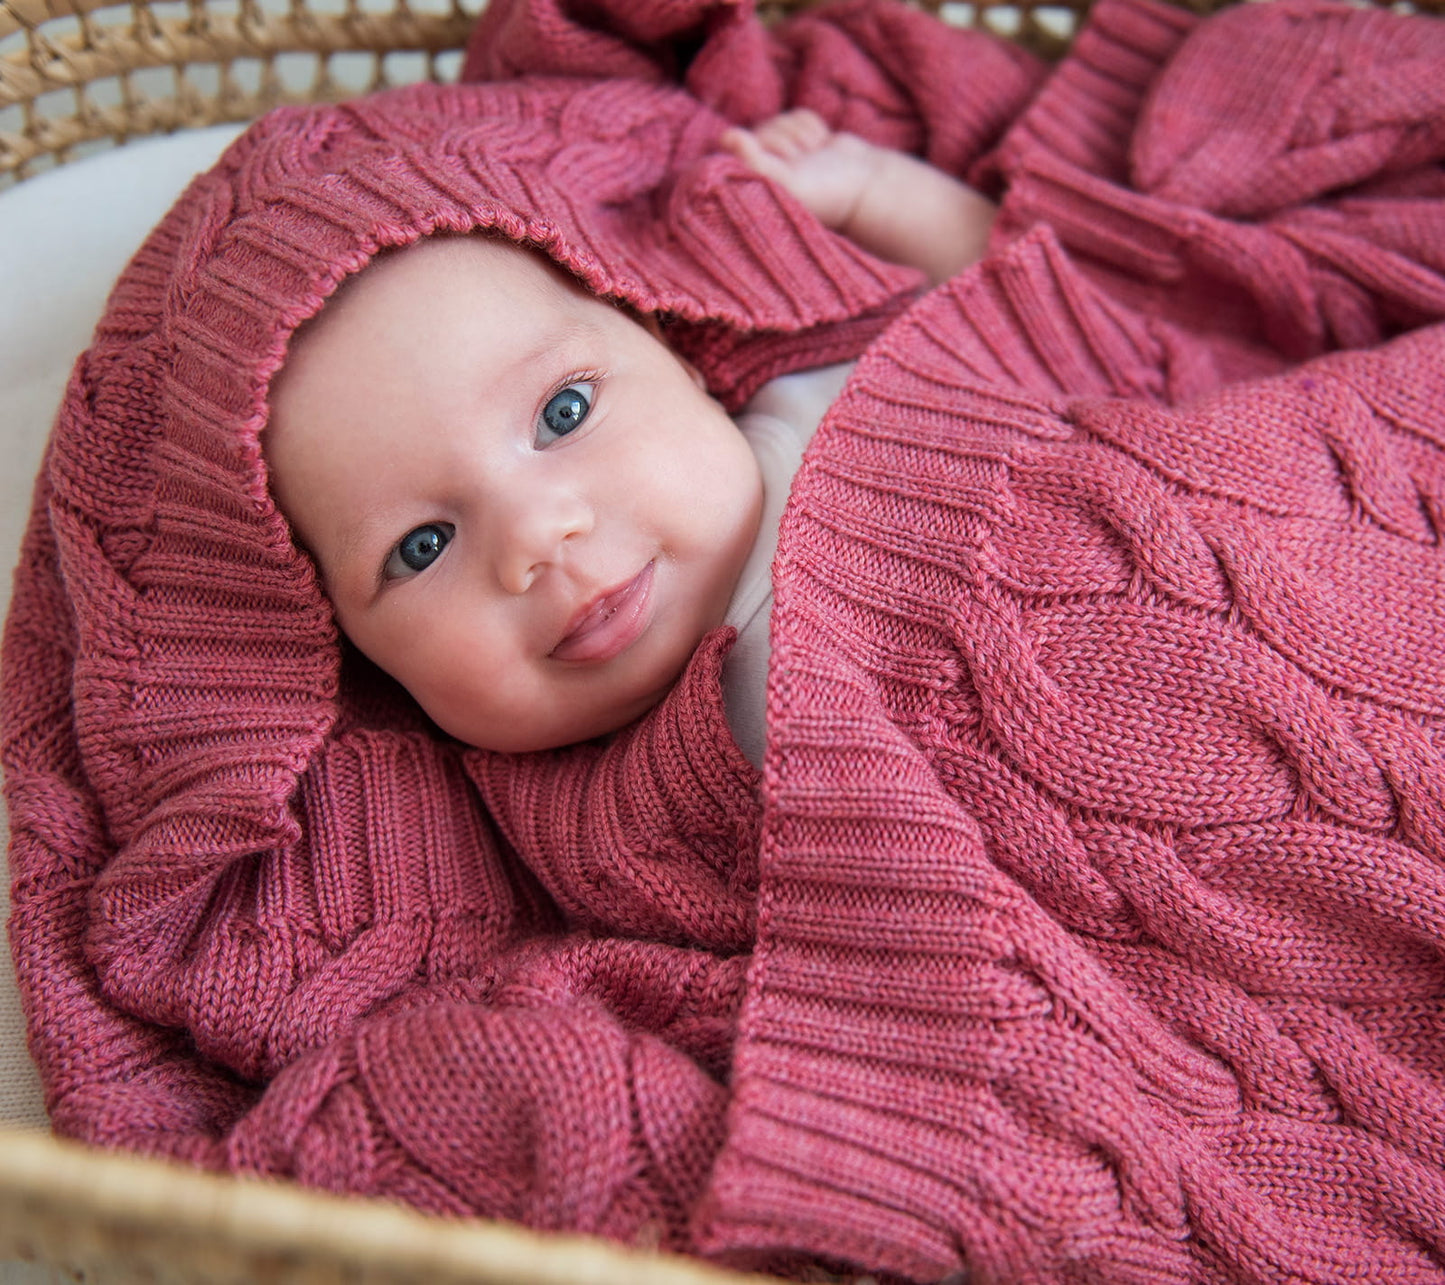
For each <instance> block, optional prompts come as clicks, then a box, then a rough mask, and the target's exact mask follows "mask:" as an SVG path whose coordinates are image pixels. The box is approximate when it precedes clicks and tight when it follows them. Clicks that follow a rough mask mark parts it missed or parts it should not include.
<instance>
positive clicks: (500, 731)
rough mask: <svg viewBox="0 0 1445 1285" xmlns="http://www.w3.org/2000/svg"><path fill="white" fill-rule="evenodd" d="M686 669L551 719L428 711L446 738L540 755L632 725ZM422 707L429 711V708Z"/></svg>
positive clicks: (479, 746)
mask: <svg viewBox="0 0 1445 1285" xmlns="http://www.w3.org/2000/svg"><path fill="white" fill-rule="evenodd" d="M686 668H687V666H686V665H682V666H680V667H679V668H678V670H677V672H676V673H675V674H673V675H672V676H671V677H670V678H669V679H668V680H667V681H666V682H665V683H662V684H660V685H659V686H658V687H656V688H655V689H654V690H652V691H649V692H648V693H646V694H645V695H643V696H639V697H637V698H635V699H633V700H630V701H628V702H626V703H625V704H621V705H617V706H613V707H609V708H607V709H605V710H598V711H595V712H589V711H581V710H579V711H577V712H576V713H575V714H569V713H568V712H567V711H563V712H561V713H560V714H554V715H552V716H551V717H550V718H543V717H536V718H533V719H530V720H529V719H528V718H527V717H526V715H525V714H520V713H515V714H513V715H511V716H510V717H509V718H507V719H505V720H502V719H498V720H496V721H491V720H488V721H486V722H483V723H478V722H472V721H471V720H468V719H465V718H459V717H457V716H456V711H450V714H448V713H447V712H445V711H433V710H426V713H427V714H428V716H429V717H430V718H431V720H432V721H433V722H434V723H436V725H437V726H438V727H439V728H440V729H441V730H442V731H443V732H445V733H446V734H447V735H448V736H451V737H454V738H455V739H456V740H459V741H461V742H462V743H463V744H464V745H469V746H470V747H471V748H472V749H476V750H485V751H487V752H488V753H491V754H538V753H543V752H545V751H548V750H561V749H566V748H567V747H568V746H569V745H581V744H584V743H586V742H588V741H596V740H600V739H602V738H603V737H607V736H611V735H612V733H614V732H619V731H621V730H622V729H623V728H624V727H629V726H631V725H632V724H633V723H635V722H637V720H638V719H639V718H642V717H643V716H644V715H645V714H647V713H649V712H650V711H651V710H653V709H655V708H656V707H657V706H658V705H659V704H660V703H661V702H662V700H663V699H664V697H666V696H667V694H668V692H670V691H671V690H672V689H673V688H674V687H675V686H676V685H677V680H678V679H679V678H680V677H681V676H682V672H683V670H685V669H686ZM423 708H424V709H425V706H423ZM438 715H440V717H439V716H438Z"/></svg>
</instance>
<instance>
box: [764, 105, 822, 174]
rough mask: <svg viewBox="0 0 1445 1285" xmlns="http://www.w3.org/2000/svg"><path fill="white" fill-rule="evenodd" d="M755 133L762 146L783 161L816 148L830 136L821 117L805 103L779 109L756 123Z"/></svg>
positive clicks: (814, 150)
mask: <svg viewBox="0 0 1445 1285" xmlns="http://www.w3.org/2000/svg"><path fill="white" fill-rule="evenodd" d="M756 133H757V136H758V139H759V141H760V142H761V143H762V145H763V146H764V147H766V148H767V149H768V150H769V151H770V152H772V153H773V155H774V156H779V157H781V158H782V159H783V160H787V161H796V160H797V159H798V158H799V157H801V156H807V155H808V154H809V153H810V152H816V151H817V150H818V149H819V148H820V147H823V146H825V145H826V144H827V142H828V140H829V139H830V138H832V136H833V131H832V130H831V129H829V128H828V126H827V124H826V123H825V122H824V120H823V118H822V117H821V116H819V115H818V113H817V112H815V111H813V110H812V109H811V108H808V107H799V108H796V109H795V110H793V111H790V112H782V113H781V114H779V115H777V116H774V117H773V118H772V119H771V120H766V121H764V122H763V123H762V124H761V125H759V126H758V127H757V130H756Z"/></svg>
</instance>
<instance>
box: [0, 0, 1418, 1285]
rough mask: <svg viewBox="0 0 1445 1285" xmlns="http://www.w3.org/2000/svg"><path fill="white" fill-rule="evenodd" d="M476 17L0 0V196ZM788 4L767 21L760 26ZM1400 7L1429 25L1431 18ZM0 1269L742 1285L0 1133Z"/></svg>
mask: <svg viewBox="0 0 1445 1285" xmlns="http://www.w3.org/2000/svg"><path fill="white" fill-rule="evenodd" d="M482 2H483V0H131V2H130V3H125V4H107V3H104V2H103V0H0V190H3V189H4V188H5V187H7V186H13V185H14V184H15V183H18V182H20V181H21V180H23V179H24V178H26V177H28V176H29V175H30V174H32V173H35V172H38V171H39V170H42V169H45V168H48V167H49V166H52V165H56V164H61V163H64V162H66V161H68V160H71V159H74V158H76V157H78V156H82V155H85V154H87V153H89V152H93V151H95V150H97V149H100V148H105V147H109V146H112V145H114V144H119V143H124V142H126V141H127V140H128V139H131V138H135V137H139V136H143V135H148V134H156V133H164V132H170V131H174V130H178V129H185V128H192V127H198V126H204V125H213V124H218V123H221V122H228V121H245V120H249V119H251V118H253V117H255V116H257V115H259V114H261V113H262V112H264V111H266V110H268V109H269V108H271V107H273V106H276V105H277V104H279V103H283V102H307V101H316V100H321V99H337V98H342V97H346V96H350V95H354V94H356V93H359V92H364V91H367V90H371V89H376V88H380V87H382V86H385V85H389V84H398V83H405V82H409V81H415V80H420V79H436V80H445V79H448V78H450V77H452V76H454V75H455V72H456V69H457V67H458V66H459V64H460V61H461V46H462V44H463V43H464V41H465V39H466V36H467V34H468V32H469V30H470V28H471V26H472V22H473V19H474V17H475V14H476V10H477V8H479V7H480V3H482ZM806 2H807V0H785V2H784V3H773V4H771V5H767V6H765V8H766V9H767V10H768V11H769V12H771V13H778V12H783V11H786V10H787V9H790V8H798V7H802V6H803V4H805V3H806ZM921 2H922V3H923V4H924V7H927V8H930V9H933V10H935V11H937V12H939V13H940V14H941V16H943V17H944V18H945V19H946V20H948V21H951V22H956V23H961V24H968V23H977V24H979V25H982V26H984V27H987V28H988V29H990V30H993V31H995V32H997V33H999V34H1001V35H1004V36H1007V37H1009V38H1012V39H1015V40H1018V41H1020V42H1021V43H1023V44H1025V45H1027V46H1029V47H1030V48H1032V49H1034V50H1036V51H1038V52H1041V53H1043V54H1045V55H1046V56H1049V55H1054V54H1057V53H1058V52H1060V51H1061V50H1062V49H1063V48H1064V47H1065V46H1066V45H1067V43H1068V41H1069V39H1070V38H1071V36H1072V35H1073V32H1074V30H1075V29H1076V27H1077V25H1078V22H1079V19H1080V18H1081V16H1082V14H1083V12H1084V11H1085V10H1086V9H1087V6H1088V0H1064V2H1062V3H1048V4H1042V3H1037V0H1022V3H1012V4H1011V3H1006V2H1005V0H978V2H977V3H974V4H966V3H944V2H943V0H921ZM1227 2H1228V0H1195V2H1194V3H1192V4H1191V6H1190V7H1192V8H1194V9H1196V10H1208V9H1213V8H1217V7H1220V6H1221V4H1223V3H1227ZM1381 2H1387V0H1381ZM1411 7H1413V8H1418V9H1422V10H1429V11H1434V12H1445V0H1418V3H1416V4H1415V5H1413V6H1411ZM0 306H4V305H3V303H0ZM4 1259H24V1260H31V1261H34V1262H37V1263H46V1264H51V1265H53V1266H54V1267H55V1268H56V1269H57V1272H60V1273H65V1275H60V1276H59V1277H58V1279H62V1280H64V1279H75V1280H84V1281H88V1282H94V1283H95V1285H123V1283H128V1282H157V1281H166V1282H170V1281H176V1282H180V1281H204V1282H217V1283H220V1282H225V1283H228V1285H230V1283H234V1285H243V1283H244V1285H249V1283H252V1282H268V1283H269V1282H282V1281H288V1282H289V1281H296V1282H328V1283H332V1282H338V1283H339V1282H378V1283H380V1282H397V1283H400V1282H409V1283H414V1285H450V1283H452V1282H458V1283H459V1282H495V1283H500V1282H519V1283H522V1285H551V1283H553V1282H555V1283H556V1285H563V1283H565V1285H709V1283H710V1282H711V1283H713V1285H726V1283H727V1282H734V1283H735V1285H742V1283H743V1282H745V1281H749V1280H751V1281H757V1280H759V1279H760V1278H758V1277H743V1276H738V1275H735V1274H730V1273H726V1272H722V1271H717V1270H713V1269H710V1268H707V1267H705V1266H702V1265H700V1264H697V1263H693V1262H690V1261H686V1260H682V1259H677V1258H669V1257H660V1256H657V1255H649V1254H646V1253H642V1252H638V1251H628V1250H623V1249H619V1248H616V1247H614V1246H611V1245H606V1244H602V1243H599V1242H596V1241H590V1240H585V1239H582V1238H578V1237H561V1236H543V1235H539V1234H534V1233H530V1232H527V1231H524V1230H521V1229H518V1228H515V1227H511V1226H506V1225H502V1224H492V1223H486V1222H480V1221H473V1222H466V1223H460V1222H445V1221H442V1220H440V1219H435V1218H429V1217H425V1216H423V1215H420V1214H417V1213H414V1212H411V1211H409V1210H405V1209H401V1208H398V1207H395V1206H391V1205H380V1204H377V1203H375V1202H369V1201H364V1200H359V1199H337V1198H333V1197H327V1196H322V1195H319V1194H317V1193H315V1192H311V1191H306V1190H303V1189H301V1188H299V1187H294V1186H290V1185H287V1184H281V1183H263V1182H257V1181H247V1180H240V1179H234V1178H223V1177H215V1176H211V1175H198V1174H196V1173H195V1172H194V1171H191V1170H187V1169H182V1168H179V1167H176V1166H172V1165H167V1164H164V1163H161V1162H157V1161H152V1160H146V1159H141V1158H137V1157H133V1156H127V1155H118V1154H109V1153H103V1152H97V1151H90V1150H87V1149H85V1148H82V1147H78V1146H75V1145H73V1144H69V1143H64V1142H60V1141H57V1140H55V1139H52V1138H50V1137H47V1136H45V1135H43V1134H40V1133H36V1132H30V1131H19V1130H14V1129H5V1128H3V1127H0V1260H4ZM69 1273H78V1275H74V1276H72V1275H69ZM26 1279H27V1280H30V1279H35V1280H40V1279H56V1277H41V1276H36V1277H33V1278H32V1277H29V1276H27V1277H26Z"/></svg>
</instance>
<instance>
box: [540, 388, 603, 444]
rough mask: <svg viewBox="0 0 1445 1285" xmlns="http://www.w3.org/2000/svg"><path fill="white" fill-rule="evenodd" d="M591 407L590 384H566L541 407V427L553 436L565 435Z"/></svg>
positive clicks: (581, 419) (583, 417)
mask: <svg viewBox="0 0 1445 1285" xmlns="http://www.w3.org/2000/svg"><path fill="white" fill-rule="evenodd" d="M591 409H592V385H591V384H568V385H567V387H566V388H564V389H562V391H561V392H559V393H554V394H553V395H552V397H551V398H549V399H548V402H547V404H546V405H545V406H544V407H542V427H543V429H545V430H546V432H547V433H549V434H551V435H552V436H553V437H566V436H567V434H568V433H570V432H571V431H572V430H573V429H575V428H576V427H577V426H578V425H579V424H581V423H582V421H583V420H584V419H586V418H587V412H588V411H590V410H591Z"/></svg>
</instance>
